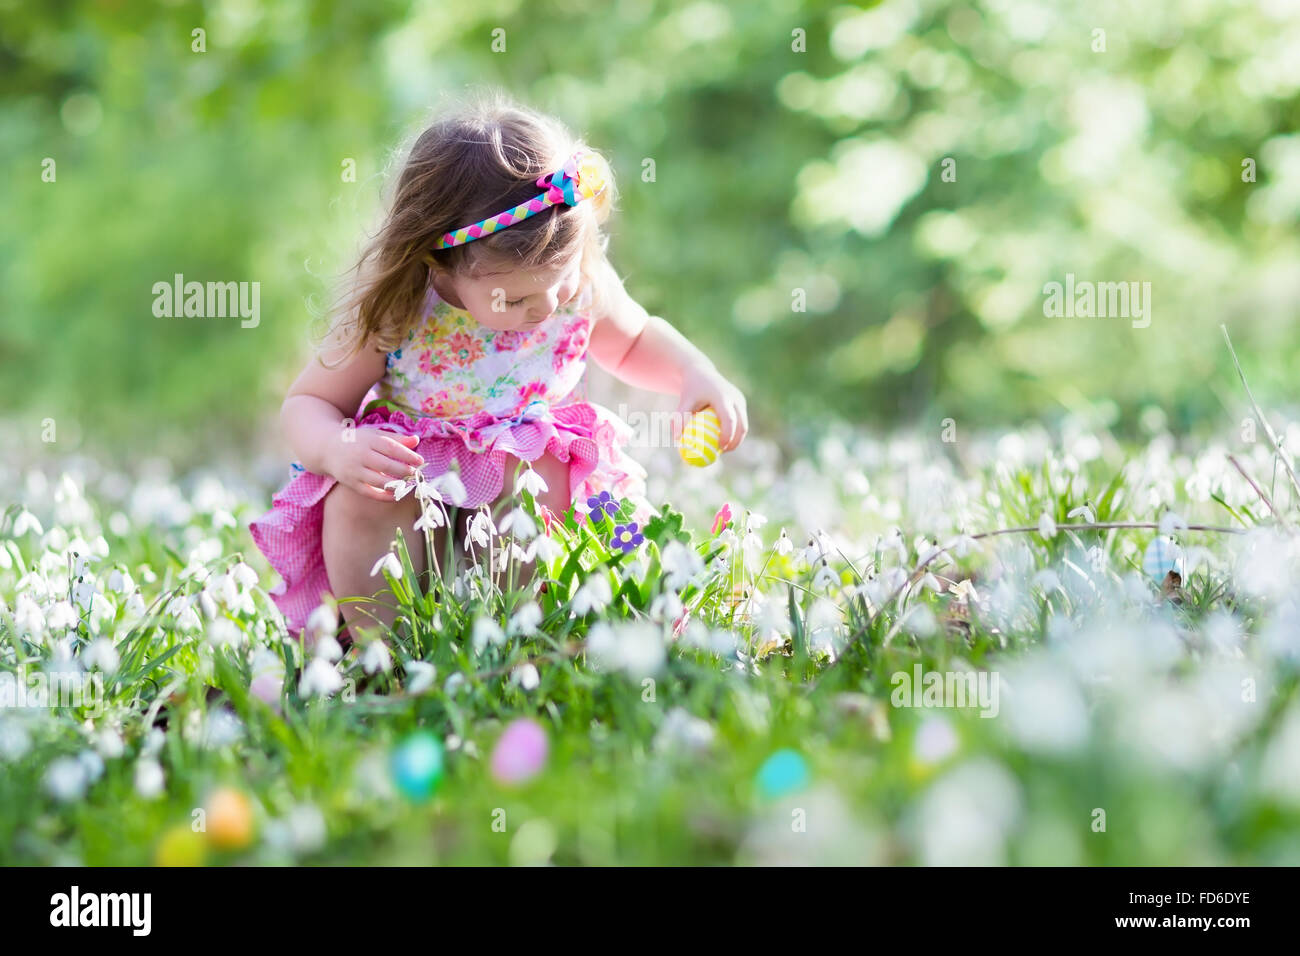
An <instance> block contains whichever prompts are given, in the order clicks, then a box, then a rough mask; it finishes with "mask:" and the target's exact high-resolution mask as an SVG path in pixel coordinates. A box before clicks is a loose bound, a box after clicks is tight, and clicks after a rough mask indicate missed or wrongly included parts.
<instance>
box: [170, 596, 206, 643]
mask: <svg viewBox="0 0 1300 956" xmlns="http://www.w3.org/2000/svg"><path fill="white" fill-rule="evenodd" d="M192 600H193V599H192V598H191V599H190V600H188V601H186V602H185V606H184V607H183V608H182V609H181V612H180V613H179V614H177V615H176V626H177V627H179V628H180V629H181V630H182V631H185V632H186V633H190V634H192V633H194V632H195V631H198V630H200V629H202V627H203V622H202V621H200V620H199V616H198V615H197V614H195V613H194V608H193V607H192V606H191V602H192Z"/></svg>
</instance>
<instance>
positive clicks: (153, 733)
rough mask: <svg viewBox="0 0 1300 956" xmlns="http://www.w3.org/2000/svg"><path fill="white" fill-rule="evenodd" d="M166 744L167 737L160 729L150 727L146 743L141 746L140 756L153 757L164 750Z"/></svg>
mask: <svg viewBox="0 0 1300 956" xmlns="http://www.w3.org/2000/svg"><path fill="white" fill-rule="evenodd" d="M166 742H167V735H166V734H165V733H163V731H162V730H161V729H160V728H158V727H150V728H149V732H148V733H147V734H145V735H144V741H143V742H142V743H141V744H140V755H141V756H142V757H152V756H154V755H156V754H157V753H158V752H159V751H161V750H162V748H163V744H165V743H166Z"/></svg>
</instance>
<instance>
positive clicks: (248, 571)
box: [230, 561, 257, 588]
mask: <svg viewBox="0 0 1300 956" xmlns="http://www.w3.org/2000/svg"><path fill="white" fill-rule="evenodd" d="M230 574H231V577H233V578H234V579H235V581H236V582H237V583H238V584H239V586H240V587H244V588H251V587H252V586H253V585H255V584H256V583H257V572H256V571H254V570H253V569H252V568H250V567H249V566H248V565H246V564H245V563H244V562H243V561H240V562H239V563H238V564H236V565H235V566H234V567H233V568H231V569H230Z"/></svg>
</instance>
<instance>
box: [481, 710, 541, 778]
mask: <svg viewBox="0 0 1300 956" xmlns="http://www.w3.org/2000/svg"><path fill="white" fill-rule="evenodd" d="M547 746H548V745H547V740H546V731H545V730H544V729H543V728H542V725H541V724H539V723H537V721H535V720H530V719H529V718H527V717H521V718H520V719H519V720H516V721H514V722H513V723H511V724H510V726H509V727H507V728H506V731H505V733H503V734H502V735H501V739H500V740H498V741H497V745H496V747H495V749H493V751H492V776H493V777H494V778H496V780H497V782H498V783H522V782H523V781H525V780H528V779H530V778H531V777H534V776H536V775H537V774H538V773H539V772H540V771H541V769H542V765H543V764H545V763H546V751H547Z"/></svg>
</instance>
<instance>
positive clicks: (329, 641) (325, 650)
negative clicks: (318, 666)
mask: <svg viewBox="0 0 1300 956" xmlns="http://www.w3.org/2000/svg"><path fill="white" fill-rule="evenodd" d="M313 651H314V652H315V653H314V655H313V656H314V657H315V658H316V659H317V660H324V661H329V662H330V663H333V662H334V661H337V660H341V659H342V657H343V647H342V645H340V644H339V642H338V640H337V639H336V638H335V637H334V635H333V634H322V635H321V636H320V637H318V638H317V639H316V644H315V646H314V647H313Z"/></svg>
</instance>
